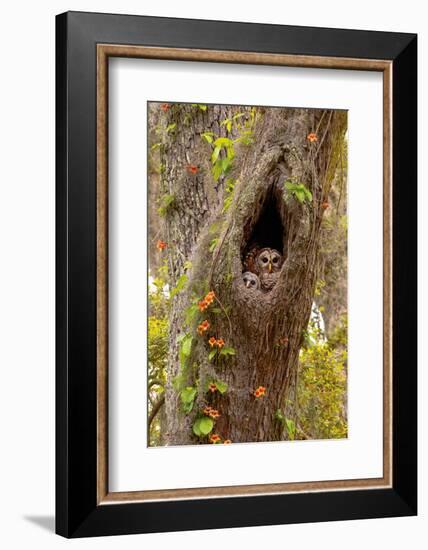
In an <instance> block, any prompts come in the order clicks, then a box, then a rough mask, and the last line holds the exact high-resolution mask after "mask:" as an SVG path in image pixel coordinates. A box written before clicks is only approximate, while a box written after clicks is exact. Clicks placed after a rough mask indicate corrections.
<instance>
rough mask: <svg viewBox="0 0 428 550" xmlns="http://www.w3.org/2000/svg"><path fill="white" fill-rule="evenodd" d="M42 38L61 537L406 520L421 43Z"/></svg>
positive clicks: (311, 38)
mask: <svg viewBox="0 0 428 550" xmlns="http://www.w3.org/2000/svg"><path fill="white" fill-rule="evenodd" d="M56 36H57V43H56V48H57V63H56V69H57V77H56V78H57V104H56V114H57V150H56V154H57V228H56V232H57V279H56V280H57V372H56V375H57V382H56V395H57V401H56V403H57V405H56V407H57V408H56V420H57V422H56V426H57V428H56V430H57V431H56V436H57V444H56V445H57V456H56V460H57V471H56V472H57V473H56V476H57V479H56V486H57V494H56V507H57V509H56V517H57V532H58V533H59V534H60V535H63V536H66V537H84V536H96V535H110V534H111V535H113V534H125V533H144V532H156V531H176V530H186V529H208V528H220V527H238V526H250V525H269V524H279V523H297V522H314V521H333V520H343V519H360V518H373V517H393V516H404V515H414V514H416V510H417V491H416V485H417V475H416V466H417V464H416V456H417V447H416V445H417V443H416V433H417V423H416V200H417V197H416V53H417V50H416V48H417V39H416V36H415V35H412V34H401V33H383V32H372V31H353V30H340V29H321V28H307V27H288V26H279V25H258V24H244V23H232V22H218V21H197V20H185V19H168V18H153V17H140V16H122V15H120V16H119V15H109V14H94V13H77V12H69V13H65V14H61V15H59V16H57V34H56Z"/></svg>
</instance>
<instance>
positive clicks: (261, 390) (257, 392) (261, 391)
mask: <svg viewBox="0 0 428 550" xmlns="http://www.w3.org/2000/svg"><path fill="white" fill-rule="evenodd" d="M265 393H266V388H265V387H264V386H259V387H258V388H257V389H256V390H254V397H263V396H264V395H265Z"/></svg>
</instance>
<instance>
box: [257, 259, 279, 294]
mask: <svg viewBox="0 0 428 550" xmlns="http://www.w3.org/2000/svg"><path fill="white" fill-rule="evenodd" d="M281 266H282V255H281V253H280V252H278V250H275V249H274V248H262V250H260V252H259V254H258V256H257V270H258V275H259V279H260V287H261V289H262V290H264V291H269V290H272V289H273V287H274V286H275V285H276V283H277V281H278V278H279V272H280V271H281Z"/></svg>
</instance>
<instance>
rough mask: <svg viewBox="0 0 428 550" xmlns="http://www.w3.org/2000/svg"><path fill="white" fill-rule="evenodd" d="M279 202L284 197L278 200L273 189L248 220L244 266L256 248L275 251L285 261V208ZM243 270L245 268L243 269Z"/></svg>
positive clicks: (245, 229) (243, 251)
mask: <svg viewBox="0 0 428 550" xmlns="http://www.w3.org/2000/svg"><path fill="white" fill-rule="evenodd" d="M279 201H282V197H281V198H278V196H277V194H276V193H275V192H274V189H273V188H272V187H271V188H270V189H269V190H268V192H267V193H266V195H265V196H264V197H262V198H261V199H260V201H259V208H258V209H257V208H256V209H255V210H256V211H255V212H254V213H253V216H252V217H251V219H249V220H248V222H247V224H246V226H245V228H244V242H243V247H242V248H241V257H242V262H243V266H244V263H245V258H246V256H247V254H248V253H249V252H250V251H251V250H253V249H254V248H255V247H257V248H259V249H262V248H272V249H275V250H277V251H278V252H280V253H281V254H282V256H283V258H284V259H285V256H286V246H285V238H284V224H283V221H282V212H283V208H282V205H281V204H280V202H279ZM243 269H245V268H244V267H243Z"/></svg>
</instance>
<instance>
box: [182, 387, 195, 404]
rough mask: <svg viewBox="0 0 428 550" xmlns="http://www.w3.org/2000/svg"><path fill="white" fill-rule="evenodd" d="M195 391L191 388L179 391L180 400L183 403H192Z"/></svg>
mask: <svg viewBox="0 0 428 550" xmlns="http://www.w3.org/2000/svg"><path fill="white" fill-rule="evenodd" d="M196 392H197V389H196V388H195V387H193V386H187V387H185V388H184V389H183V390H181V393H180V398H181V401H182V402H183V403H193V401H194V400H195V397H196Z"/></svg>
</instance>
